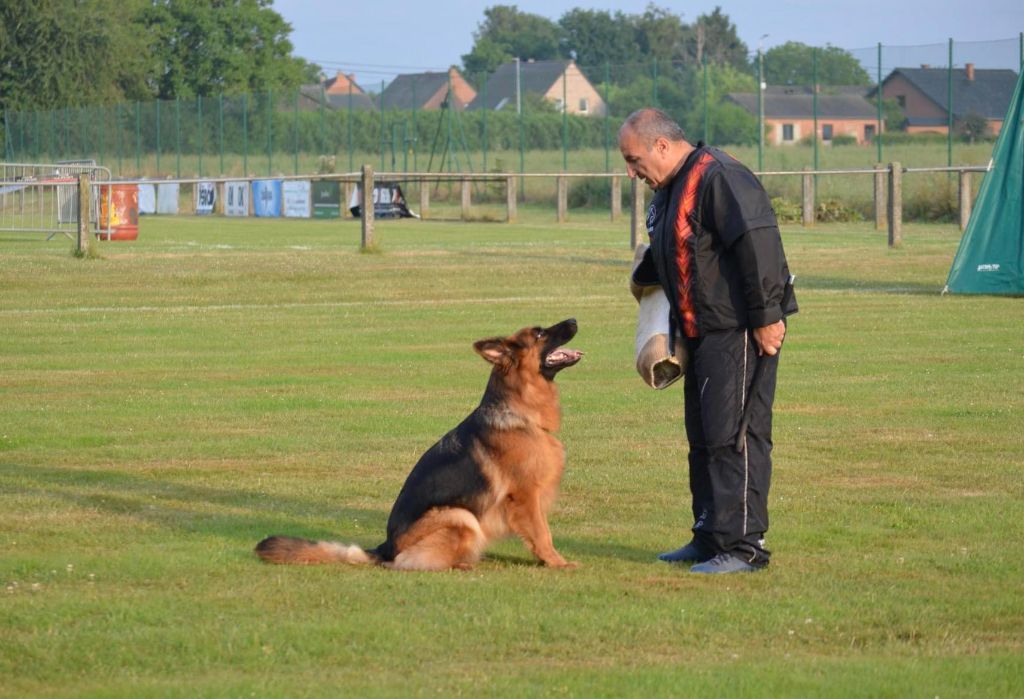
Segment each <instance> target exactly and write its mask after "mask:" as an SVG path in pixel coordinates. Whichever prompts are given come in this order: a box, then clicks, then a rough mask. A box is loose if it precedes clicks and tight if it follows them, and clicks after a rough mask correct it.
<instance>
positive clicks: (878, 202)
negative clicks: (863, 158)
mask: <svg viewBox="0 0 1024 699" xmlns="http://www.w3.org/2000/svg"><path fill="white" fill-rule="evenodd" d="M874 180H875V230H876V231H880V230H882V229H883V228H885V211H886V204H885V165H883V164H882V163H877V164H876V165H875V174H874Z"/></svg>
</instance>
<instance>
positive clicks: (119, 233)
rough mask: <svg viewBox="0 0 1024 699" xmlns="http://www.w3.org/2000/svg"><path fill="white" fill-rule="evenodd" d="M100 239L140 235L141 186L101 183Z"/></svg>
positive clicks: (98, 233)
mask: <svg viewBox="0 0 1024 699" xmlns="http://www.w3.org/2000/svg"><path fill="white" fill-rule="evenodd" d="M99 228H100V232H97V233H96V237H97V238H99V239H100V240H135V239H136V238H138V237H139V186H138V185H135V184H101V185H100V220H99Z"/></svg>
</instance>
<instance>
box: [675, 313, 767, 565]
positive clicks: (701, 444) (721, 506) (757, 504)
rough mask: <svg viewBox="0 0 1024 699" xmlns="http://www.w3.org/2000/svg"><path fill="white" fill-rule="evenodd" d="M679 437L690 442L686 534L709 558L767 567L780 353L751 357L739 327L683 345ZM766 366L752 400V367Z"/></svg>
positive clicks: (750, 343) (753, 351)
mask: <svg viewBox="0 0 1024 699" xmlns="http://www.w3.org/2000/svg"><path fill="white" fill-rule="evenodd" d="M686 342H687V343H688V347H689V350H690V361H689V362H688V364H687V368H686V377H685V381H684V391H685V394H686V436H687V439H688V440H689V445H690V454H689V462H690V491H691V493H692V494H693V518H694V525H693V532H694V535H695V537H696V538H697V540H698V541H700V542H701V543H702V544H704V546H705V547H706V548H707V549H708V550H710V551H714V552H715V553H722V552H729V553H733V554H735V555H738V556H740V557H742V558H743V560H745V561H748V562H749V563H751V564H752V565H755V566H762V565H766V564H767V563H768V558H769V556H770V553H769V552H768V551H767V550H766V549H765V548H764V536H765V532H766V531H768V487H769V485H770V483H771V474H772V461H771V451H772V403H773V402H774V400H775V379H776V374H777V369H778V360H779V355H777V354H776V355H775V356H773V357H768V356H764V357H758V355H757V345H756V344H755V343H754V339H753V336H752V335H751V334H750V333H749V332H748V331H745V330H735V331H726V332H718V333H710V334H708V335H705V336H703V337H701V338H697V339H695V340H687V341H686ZM759 361H762V362H768V364H767V365H766V367H765V371H764V374H762V376H761V380H760V385H759V386H758V387H756V389H755V391H756V392H755V394H754V395H751V385H750V384H751V379H752V378H753V375H754V367H755V366H756V364H757V362H759ZM751 400H753V401H754V405H753V406H752V410H753V413H752V416H751V419H750V424H749V427H748V429H747V437H746V448H745V449H744V450H743V452H742V453H740V452H737V451H736V449H735V443H736V437H737V435H738V434H739V426H740V421H741V419H742V416H743V408H744V406H745V404H746V403H747V402H748V401H751Z"/></svg>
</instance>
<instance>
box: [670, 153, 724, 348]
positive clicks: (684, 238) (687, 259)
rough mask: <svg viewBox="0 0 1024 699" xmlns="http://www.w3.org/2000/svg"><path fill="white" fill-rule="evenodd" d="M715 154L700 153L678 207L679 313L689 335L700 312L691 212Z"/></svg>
mask: <svg viewBox="0 0 1024 699" xmlns="http://www.w3.org/2000/svg"><path fill="white" fill-rule="evenodd" d="M713 159H714V158H713V157H712V156H711V154H709V153H705V154H704V155H702V156H701V157H700V159H699V160H698V161H697V163H696V164H695V165H694V166H693V169H691V170H690V172H689V173H688V174H687V176H686V185H685V187H684V188H683V194H682V198H681V199H680V202H679V208H678V209H677V210H676V224H675V233H676V269H677V270H678V274H679V300H678V301H679V314H680V316H682V319H683V327H682V331H683V334H684V335H685V336H686V337H697V314H696V312H695V311H694V305H693V293H692V290H691V286H692V281H693V254H692V251H691V249H690V242H691V239H692V238H693V227H692V226H691V225H690V216H691V215H692V214H693V212H694V211H695V210H696V208H697V190H698V189H699V188H700V181H701V179H702V178H703V177H704V170H706V169H707V166H708V164H709V163H710V162H711V161H712V160H713Z"/></svg>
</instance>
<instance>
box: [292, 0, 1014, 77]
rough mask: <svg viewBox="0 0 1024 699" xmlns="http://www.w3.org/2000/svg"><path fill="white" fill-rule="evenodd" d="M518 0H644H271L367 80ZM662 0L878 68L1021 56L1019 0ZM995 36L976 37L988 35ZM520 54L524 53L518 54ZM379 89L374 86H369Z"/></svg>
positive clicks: (304, 45)
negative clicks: (838, 51) (836, 50)
mask: <svg viewBox="0 0 1024 699" xmlns="http://www.w3.org/2000/svg"><path fill="white" fill-rule="evenodd" d="M498 4H505V5H515V6H516V7H518V8H519V10H520V11H522V12H529V13H533V14H538V15H541V16H544V17H547V18H549V19H551V20H553V21H557V20H558V18H559V17H561V16H562V14H564V13H565V12H567V11H569V10H571V9H573V8H576V7H580V8H583V9H590V10H608V11H610V12H613V13H614V12H615V11H621V12H623V13H625V14H643V12H644V10H645V9H646V7H647V5H648V4H649V0H619V1H618V2H610V1H608V0H495V1H490V2H471V1H469V0H433V1H431V0H386V1H384V2H365V1H362V2H352V1H351V0H340V1H339V0H275V2H274V5H273V7H274V10H275V11H276V12H277V13H278V14H280V15H281V16H282V17H284V19H285V20H286V21H287V22H288V23H289V24H291V26H292V33H291V36H290V38H291V41H292V44H293V45H294V47H295V49H294V53H295V55H297V56H300V57H302V58H305V59H307V60H309V61H312V62H313V63H316V64H318V65H320V66H321V67H323V68H324V70H325V72H326V73H327V74H328V75H333V74H334V72H335V71H337V70H342V71H344V72H346V73H355V75H356V80H357V82H358V83H359V84H360V85H362V86H363V87H364V88H365V89H371V90H372V89H374V88H378V89H379V86H380V83H381V81H390V80H392V79H393V78H394V76H395V75H397V74H399V73H416V72H424V71H443V70H447V69H448V67H449V66H451V65H456V66H458V65H461V63H462V55H463V54H465V53H469V51H470V50H471V49H472V47H473V33H474V32H475V31H476V30H477V27H478V25H479V24H480V22H481V21H483V18H484V9H485V8H487V7H490V6H492V5H498ZM654 4H655V5H657V6H658V7H663V8H666V9H668V10H669V11H670V12H673V13H675V14H677V15H681V16H682V19H683V22H685V23H687V24H689V23H692V22H693V21H695V20H696V19H697V17H699V16H700V15H702V14H710V13H711V12H713V11H714V9H715V7H716V6H721V7H722V12H724V13H725V14H726V15H728V17H729V19H730V20H731V21H732V22H733V24H734V25H736V30H737V33H738V34H739V37H740V39H742V40H743V41H744V43H746V45H747V47H748V48H749V49H750V50H751V51H752V52H754V51H756V50H757V48H758V47H759V46H760V47H762V48H763V49H764V50H767V49H769V48H771V47H773V46H778V45H780V44H784V43H786V42H787V41H798V42H801V43H804V44H808V45H811V46H826V45H831V46H837V47H840V48H844V49H847V50H850V51H851V53H853V54H854V55H855V56H856V57H857V58H858V59H859V60H860V61H861V63H862V64H864V65H865V67H866V68H867V69H868V72H869V73H870V74H871V75H872V76H874V75H875V72H876V70H877V65H878V61H877V45H878V44H879V43H881V44H882V45H883V47H884V49H883V58H882V70H883V73H887V72H888V71H889V70H891V69H892V68H895V67H915V66H917V65H920V64H922V63H929V64H932V65H943V66H944V65H946V62H947V57H948V41H949V39H953V41H954V58H953V64H954V66H957V65H963V64H964V63H966V62H973V63H975V65H976V66H977V67H979V68H986V67H988V68H1013V67H1016V66H1017V64H1018V63H1019V61H1020V48H1019V35H1020V32H1022V31H1024V0H970V1H968V0H856V2H835V0H804V1H795V0H794V1H779V2H766V1H765V0H733V1H731V2H730V1H728V0H719V1H718V2H714V1H705V0H698V1H691V2H686V3H680V2H670V1H669V0H658V1H656V2H655V3H654ZM993 40H999V41H997V42H995V43H992V44H989V43H975V42H990V41H993ZM524 58H525V57H524ZM375 91H376V90H375Z"/></svg>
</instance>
